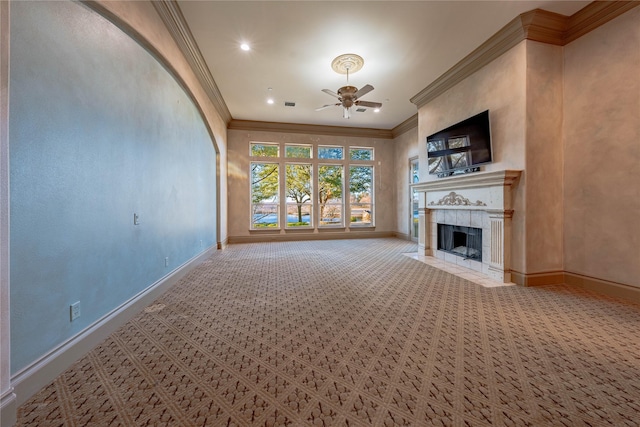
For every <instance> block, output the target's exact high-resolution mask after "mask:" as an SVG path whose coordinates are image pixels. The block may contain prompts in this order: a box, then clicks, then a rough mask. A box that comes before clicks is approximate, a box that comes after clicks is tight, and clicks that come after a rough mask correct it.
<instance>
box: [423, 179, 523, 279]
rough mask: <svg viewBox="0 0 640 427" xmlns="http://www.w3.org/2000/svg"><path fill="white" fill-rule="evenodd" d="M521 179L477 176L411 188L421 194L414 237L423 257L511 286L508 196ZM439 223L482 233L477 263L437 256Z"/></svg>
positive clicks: (448, 255) (446, 255)
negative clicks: (416, 229) (479, 229)
mask: <svg viewBox="0 0 640 427" xmlns="http://www.w3.org/2000/svg"><path fill="white" fill-rule="evenodd" d="M521 173H522V171H519V170H500V171H492V172H477V173H469V174H462V175H456V176H452V177H448V178H441V179H437V180H433V181H427V182H420V183H417V184H414V185H412V188H413V189H414V190H415V191H417V192H420V193H424V197H423V198H422V199H421V201H420V202H421V203H420V205H421V206H420V212H419V232H418V233H419V236H418V237H419V238H418V244H419V247H420V250H421V251H423V253H424V255H427V256H436V257H438V258H441V259H443V260H445V261H447V262H452V263H456V264H458V265H462V266H465V267H468V268H472V269H475V270H477V271H482V272H483V273H484V274H486V275H488V276H489V277H491V278H493V279H496V280H499V281H502V282H509V281H511V269H510V259H511V218H512V215H513V200H512V195H511V190H512V187H513V186H514V184H515V183H516V182H517V181H518V179H519V178H520V175H521ZM438 223H441V224H442V223H444V224H450V225H459V226H466V227H469V226H470V227H477V228H481V229H482V236H483V237H482V242H483V250H482V262H479V261H471V260H467V259H463V258H461V257H456V256H455V255H451V254H448V253H444V252H442V251H440V250H438V249H437V248H438V245H437V224H438Z"/></svg>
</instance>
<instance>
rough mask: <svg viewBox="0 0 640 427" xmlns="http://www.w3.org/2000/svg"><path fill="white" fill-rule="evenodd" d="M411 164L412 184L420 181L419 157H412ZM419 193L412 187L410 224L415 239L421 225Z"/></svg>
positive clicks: (412, 237)
mask: <svg viewBox="0 0 640 427" xmlns="http://www.w3.org/2000/svg"><path fill="white" fill-rule="evenodd" d="M410 165H411V168H410V169H411V170H410V178H409V182H410V183H411V184H416V183H418V182H420V174H419V172H420V169H419V167H418V159H411V160H410ZM418 195H419V193H418V192H417V191H416V190H415V189H414V188H411V226H410V232H411V239H412V240H414V241H417V240H418V226H419V221H418V215H419V210H418V206H419V204H418Z"/></svg>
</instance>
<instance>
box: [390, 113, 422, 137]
mask: <svg viewBox="0 0 640 427" xmlns="http://www.w3.org/2000/svg"><path fill="white" fill-rule="evenodd" d="M417 127H418V114H414V115H413V116H411V117H409V118H408V119H407V120H405V121H404V122H402V123H400V124H399V125H398V126H396V127H394V128H393V129H391V135H393V137H394V138H397V137H398V136H400V135H402V134H403V133H405V132H408V131H410V130H411V129H414V128H417Z"/></svg>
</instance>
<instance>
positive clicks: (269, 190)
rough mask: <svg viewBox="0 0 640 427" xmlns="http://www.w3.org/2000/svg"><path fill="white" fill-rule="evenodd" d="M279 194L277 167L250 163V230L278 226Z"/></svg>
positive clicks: (269, 164)
mask: <svg viewBox="0 0 640 427" xmlns="http://www.w3.org/2000/svg"><path fill="white" fill-rule="evenodd" d="M279 192H280V184H279V165H278V164H277V163H257V162H255V163H251V215H252V216H251V228H266V227H269V228H277V227H279V226H280V223H279V219H278V217H279V215H278V214H279V210H280V209H279V208H280V205H279V203H278V202H279Z"/></svg>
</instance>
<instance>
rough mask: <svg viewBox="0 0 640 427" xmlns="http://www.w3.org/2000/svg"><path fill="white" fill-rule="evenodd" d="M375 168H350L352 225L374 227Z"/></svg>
mask: <svg viewBox="0 0 640 427" xmlns="http://www.w3.org/2000/svg"><path fill="white" fill-rule="evenodd" d="M372 189H373V166H351V167H350V168H349V205H350V210H351V221H350V222H351V225H372V218H373V203H372Z"/></svg>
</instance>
